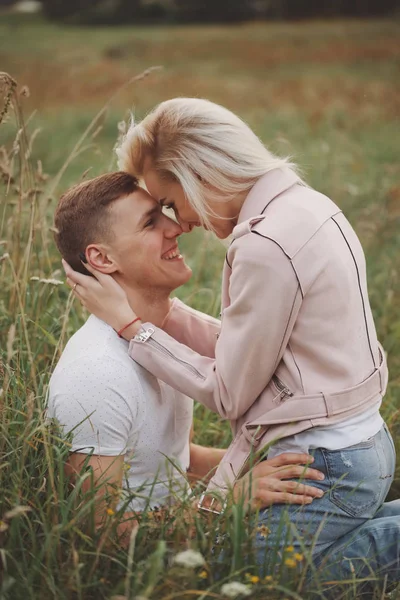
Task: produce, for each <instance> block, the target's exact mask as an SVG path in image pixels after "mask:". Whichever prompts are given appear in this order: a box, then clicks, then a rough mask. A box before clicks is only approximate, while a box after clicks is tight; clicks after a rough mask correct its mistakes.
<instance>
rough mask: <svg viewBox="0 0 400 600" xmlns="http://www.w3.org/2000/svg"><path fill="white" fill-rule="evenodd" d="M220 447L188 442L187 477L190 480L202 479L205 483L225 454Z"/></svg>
mask: <svg viewBox="0 0 400 600" xmlns="http://www.w3.org/2000/svg"><path fill="white" fill-rule="evenodd" d="M225 452H226V450H225V449H222V448H209V447H206V446H199V445H198V444H192V443H191V444H190V465H189V469H188V478H189V481H190V482H194V483H195V482H196V481H204V482H205V483H207V482H208V481H209V479H211V477H212V476H213V474H214V472H215V470H216V468H217V467H218V465H219V463H220V462H221V460H222V458H223V457H224V455H225Z"/></svg>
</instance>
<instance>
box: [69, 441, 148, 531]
mask: <svg viewBox="0 0 400 600" xmlns="http://www.w3.org/2000/svg"><path fill="white" fill-rule="evenodd" d="M123 467H124V456H123V455H120V456H100V455H93V456H91V457H90V458H89V459H88V457H87V455H85V454H81V453H79V452H71V454H70V456H69V458H68V460H67V462H66V465H65V472H66V475H67V476H68V477H70V478H71V480H72V482H74V481H76V479H77V477H79V476H82V475H84V474H85V473H86V472H87V471H88V470H91V476H89V477H86V478H85V480H84V481H83V484H82V492H83V493H84V494H87V493H90V491H91V490H92V489H94V490H96V503H95V526H96V529H99V528H101V527H102V526H103V525H104V523H105V521H106V520H107V517H108V515H109V514H113V513H114V512H115V511H116V508H117V504H118V499H119V497H120V492H121V489H122V476H123ZM108 511H112V512H111V513H110V512H108ZM136 516H137V515H136V513H134V512H126V513H125V514H124V521H123V522H122V523H119V525H118V528H117V532H118V536H119V537H123V540H125V539H126V540H129V537H130V534H131V532H132V529H134V528H135V527H137V525H138V522H137V520H136Z"/></svg>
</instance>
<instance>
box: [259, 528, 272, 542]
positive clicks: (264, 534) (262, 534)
mask: <svg viewBox="0 0 400 600" xmlns="http://www.w3.org/2000/svg"><path fill="white" fill-rule="evenodd" d="M257 532H258V533H259V535H260V537H262V538H264V539H265V538H266V537H267V536H268V535H269V534H270V533H271V530H270V529H269V527H267V526H266V525H259V526H258V527H257Z"/></svg>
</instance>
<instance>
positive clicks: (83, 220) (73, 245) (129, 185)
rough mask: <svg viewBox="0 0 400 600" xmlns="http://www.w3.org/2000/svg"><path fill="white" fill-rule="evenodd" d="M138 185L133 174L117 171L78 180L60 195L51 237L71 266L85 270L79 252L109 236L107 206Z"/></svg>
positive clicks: (84, 271) (129, 192) (132, 190)
mask: <svg viewBox="0 0 400 600" xmlns="http://www.w3.org/2000/svg"><path fill="white" fill-rule="evenodd" d="M138 187H139V185H138V181H137V179H136V178H135V177H133V176H132V175H129V173H124V172H122V171H118V172H116V173H107V174H106V175H100V176H99V177H95V178H94V179H90V180H89V181H84V182H82V183H79V184H78V185H75V186H74V187H72V188H70V189H69V190H67V191H66V192H65V194H63V195H62V196H61V198H60V201H59V203H58V205H57V208H56V212H55V215H54V225H55V229H56V233H55V235H54V237H55V240H56V244H57V247H58V249H59V251H60V253H61V256H62V257H63V258H64V259H65V260H66V261H67V262H68V263H69V264H70V265H71V267H72V268H73V269H75V270H76V271H80V272H81V273H86V274H87V273H88V271H86V269H85V268H84V266H83V265H82V263H81V260H80V258H79V254H81V253H84V252H85V250H86V247H87V246H88V245H89V244H93V243H95V242H102V241H105V240H107V239H109V237H110V219H109V215H110V210H109V209H110V206H111V205H112V203H113V202H115V201H116V200H119V199H120V198H123V197H125V196H129V194H132V192H134V191H136V190H137V189H138Z"/></svg>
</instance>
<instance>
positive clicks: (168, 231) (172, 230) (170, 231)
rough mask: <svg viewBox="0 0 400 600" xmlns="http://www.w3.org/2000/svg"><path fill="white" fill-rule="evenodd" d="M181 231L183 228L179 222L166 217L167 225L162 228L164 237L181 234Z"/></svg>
mask: <svg viewBox="0 0 400 600" xmlns="http://www.w3.org/2000/svg"><path fill="white" fill-rule="evenodd" d="M183 231H184V229H183V227H182V226H181V224H180V223H178V222H177V221H174V220H172V219H168V226H167V227H166V228H165V230H164V235H165V237H166V238H174V237H178V235H181V233H183Z"/></svg>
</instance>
